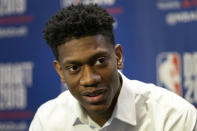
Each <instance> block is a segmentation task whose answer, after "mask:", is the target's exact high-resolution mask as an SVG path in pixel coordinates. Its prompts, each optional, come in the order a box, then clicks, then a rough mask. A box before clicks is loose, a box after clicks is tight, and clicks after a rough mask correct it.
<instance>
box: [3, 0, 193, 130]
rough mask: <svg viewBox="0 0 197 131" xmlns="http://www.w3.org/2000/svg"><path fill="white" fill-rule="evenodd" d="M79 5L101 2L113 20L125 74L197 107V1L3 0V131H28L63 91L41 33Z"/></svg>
mask: <svg viewBox="0 0 197 131" xmlns="http://www.w3.org/2000/svg"><path fill="white" fill-rule="evenodd" d="M78 2H82V3H85V4H88V3H90V2H96V3H97V4H98V5H101V6H103V7H105V8H106V9H107V10H108V11H109V13H110V14H111V15H113V16H114V18H115V20H116V23H115V24H114V28H115V36H116V43H120V44H122V46H123V53H124V69H123V73H124V74H125V75H126V76H128V77H129V78H130V79H138V80H141V81H144V82H151V83H155V84H157V85H159V86H162V87H164V88H167V89H169V90H171V91H174V92H176V93H177V94H179V95H180V96H182V97H184V98H185V99H187V100H188V101H189V102H190V103H192V104H193V105H194V106H195V107H197V0H53V1H49V0H0V131H16V130H17V131H27V130H28V127H29V124H30V122H31V120H32V118H33V116H34V113H35V112H36V109H37V108H38V107H39V106H40V105H41V104H42V103H44V102H46V101H47V100H49V99H52V98H54V97H56V96H57V95H58V94H59V93H61V91H62V90H64V88H65V87H64V85H62V84H61V82H60V80H59V77H58V75H57V73H56V72H55V70H54V68H53V64H52V62H53V60H54V56H53V54H52V52H51V50H50V48H49V47H48V46H47V45H46V43H45V41H44V39H43V34H42V30H43V28H44V26H45V23H46V21H47V20H48V19H49V18H50V17H51V15H52V14H54V13H55V12H56V11H58V10H59V9H61V8H64V7H66V6H68V5H70V4H72V3H78Z"/></svg>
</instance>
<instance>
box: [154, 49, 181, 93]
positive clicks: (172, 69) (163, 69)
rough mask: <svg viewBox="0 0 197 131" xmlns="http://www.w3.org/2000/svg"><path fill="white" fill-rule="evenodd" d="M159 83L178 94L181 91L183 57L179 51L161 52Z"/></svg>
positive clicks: (159, 58) (159, 56)
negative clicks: (181, 57)
mask: <svg viewBox="0 0 197 131" xmlns="http://www.w3.org/2000/svg"><path fill="white" fill-rule="evenodd" d="M157 73H158V74H157V81H158V85H159V86H162V87H165V88H167V89H169V90H171V91H173V92H175V93H176V94H178V95H180V96H181V95H182V92H181V59H180V55H179V54H178V53H173V52H172V53H161V54H159V55H158V56H157Z"/></svg>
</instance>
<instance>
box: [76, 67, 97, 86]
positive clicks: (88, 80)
mask: <svg viewBox="0 0 197 131" xmlns="http://www.w3.org/2000/svg"><path fill="white" fill-rule="evenodd" d="M100 81H101V76H100V75H99V74H98V73H96V72H95V70H94V69H93V67H90V66H84V69H83V71H82V74H81V79H80V85H82V86H85V87H95V86H96V85H97V84H98V83H99V82H100Z"/></svg>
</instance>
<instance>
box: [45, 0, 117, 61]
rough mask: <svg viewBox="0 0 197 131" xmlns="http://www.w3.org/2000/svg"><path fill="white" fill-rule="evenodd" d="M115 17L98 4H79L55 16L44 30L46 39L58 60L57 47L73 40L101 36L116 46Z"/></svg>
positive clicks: (64, 9)
mask: <svg viewBox="0 0 197 131" xmlns="http://www.w3.org/2000/svg"><path fill="white" fill-rule="evenodd" d="M113 23H114V19H113V17H112V16H111V15H110V14H109V13H108V12H107V11H106V9H104V8H102V7H99V6H98V5H96V4H89V5H84V4H77V5H70V6H69V7H67V8H63V9H62V10H60V11H59V12H57V13H56V14H55V15H53V16H52V17H51V18H50V19H49V21H48V22H47V23H46V26H45V28H44V30H43V33H44V39H45V40H46V42H47V44H48V45H49V46H50V47H51V49H52V51H53V53H54V55H55V57H56V59H57V60H58V50H57V47H58V46H59V45H61V44H64V43H65V42H68V41H70V40H72V39H79V38H81V37H85V36H94V35H98V34H101V35H103V36H104V37H105V39H106V40H108V41H109V42H110V43H111V44H112V45H114V41H115V40H114V33H113Z"/></svg>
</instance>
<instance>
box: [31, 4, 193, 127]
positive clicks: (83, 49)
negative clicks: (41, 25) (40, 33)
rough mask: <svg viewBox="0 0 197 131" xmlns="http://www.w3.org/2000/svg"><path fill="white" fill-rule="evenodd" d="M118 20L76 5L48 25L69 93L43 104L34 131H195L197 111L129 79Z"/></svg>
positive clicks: (49, 39)
mask: <svg viewBox="0 0 197 131" xmlns="http://www.w3.org/2000/svg"><path fill="white" fill-rule="evenodd" d="M113 22H114V19H113V18H112V17H111V16H110V15H109V14H108V13H107V11H106V10H105V9H103V8H101V7H98V6H97V5H92V4H91V5H82V4H78V5H71V6H69V7H67V8H65V9H62V10H61V11H60V12H58V13H57V14H56V15H54V16H53V17H52V18H51V19H50V20H49V21H48V23H47V24H46V28H45V29H44V36H45V39H46V41H47V43H48V44H49V46H50V47H51V48H52V51H53V53H54V55H55V56H56V60H55V61H54V67H55V69H56V71H57V72H58V74H59V76H60V78H61V81H62V82H63V83H66V84H67V87H68V91H65V92H63V93H62V94H60V95H59V96H58V97H57V98H55V99H53V100H51V101H49V102H47V103H45V104H43V105H42V106H41V107H40V108H39V109H38V111H37V113H36V115H35V117H34V119H33V121H32V123H31V125H30V129H29V130H30V131H94V130H95V131H194V127H195V125H196V121H197V111H196V109H195V108H194V107H193V106H192V105H191V104H189V103H188V102H186V101H185V100H184V99H182V98H181V97H179V96H177V95H175V94H173V93H171V92H169V91H167V90H165V89H163V88H159V87H156V86H155V85H153V84H145V83H142V82H139V81H136V80H129V79H127V78H126V77H125V76H124V75H123V74H122V73H121V72H119V71H118V70H119V69H122V68H123V58H122V49H121V46H120V45H119V44H117V45H115V44H114V43H115V42H114V34H113Z"/></svg>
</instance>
